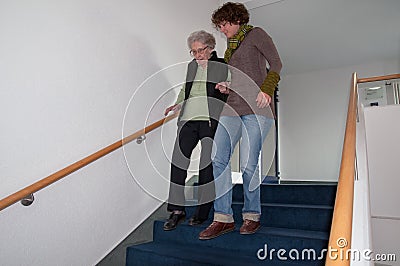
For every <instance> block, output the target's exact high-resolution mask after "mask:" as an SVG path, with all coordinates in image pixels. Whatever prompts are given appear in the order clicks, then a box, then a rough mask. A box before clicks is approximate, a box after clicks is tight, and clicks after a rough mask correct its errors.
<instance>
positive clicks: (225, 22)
mask: <svg viewBox="0 0 400 266" xmlns="http://www.w3.org/2000/svg"><path fill="white" fill-rule="evenodd" d="M227 23H228V21H224V22H222V23H221V24H219V25H218V26H217V28H218V30H221V29H222V28H223V27H225V25H226V24H227Z"/></svg>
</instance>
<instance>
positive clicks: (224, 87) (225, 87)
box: [215, 81, 230, 94]
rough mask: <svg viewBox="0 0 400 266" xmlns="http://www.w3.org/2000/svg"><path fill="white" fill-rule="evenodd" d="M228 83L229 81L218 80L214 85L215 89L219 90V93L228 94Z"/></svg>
mask: <svg viewBox="0 0 400 266" xmlns="http://www.w3.org/2000/svg"><path fill="white" fill-rule="evenodd" d="M229 85H230V82H226V81H224V82H219V83H218V84H217V85H215V89H217V90H219V91H220V92H221V93H224V94H229Z"/></svg>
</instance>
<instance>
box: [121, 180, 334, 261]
mask: <svg viewBox="0 0 400 266" xmlns="http://www.w3.org/2000/svg"><path fill="white" fill-rule="evenodd" d="M242 192H243V187H242V186H241V185H236V186H235V187H234V190H233V206H232V207H233V211H234V219H235V225H236V228H235V231H233V232H230V233H227V234H224V235H222V236H220V237H217V238H215V239H211V240H199V239H198V235H199V233H200V232H201V231H202V230H204V229H205V228H206V227H207V226H208V225H209V224H210V223H211V222H212V217H213V214H212V213H211V214H210V218H209V220H208V221H206V222H205V223H204V224H203V225H200V226H189V225H188V224H187V222H184V223H182V224H180V225H179V226H178V227H177V229H175V230H173V231H168V232H166V231H164V230H163V224H164V222H165V221H156V222H155V223H154V229H153V231H154V235H153V237H154V240H153V242H149V243H145V244H139V245H134V246H130V247H128V248H127V252H126V265H127V266H133V265H163V266H164V265H185V266H190V265H276V266H280V265H282V266H284V265H293V266H294V265H303V266H304V265H307V266H314V265H324V262H325V260H324V256H323V255H322V256H321V253H322V254H324V253H323V252H322V250H323V249H325V248H327V245H328V239H329V231H330V224H331V219H332V213H333V204H334V199H335V194H336V185H331V184H329V185H324V184H318V185H316V184H290V185H289V184H288V185H282V184H262V185H261V202H262V216H261V225H262V227H261V229H260V230H259V231H257V232H256V233H255V234H252V235H240V234H239V228H240V226H241V224H242V217H241V209H242V207H243V193H242ZM193 212H194V207H189V208H187V219H188V218H189V217H190V216H191V214H192V213H193ZM278 251H279V252H280V253H279V252H278ZM278 253H279V254H278ZM321 257H322V258H321Z"/></svg>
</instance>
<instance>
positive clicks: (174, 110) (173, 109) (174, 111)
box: [164, 104, 182, 116]
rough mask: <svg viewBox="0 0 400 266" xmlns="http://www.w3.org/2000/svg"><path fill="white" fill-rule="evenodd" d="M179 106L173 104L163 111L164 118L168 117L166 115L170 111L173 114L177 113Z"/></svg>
mask: <svg viewBox="0 0 400 266" xmlns="http://www.w3.org/2000/svg"><path fill="white" fill-rule="evenodd" d="M181 106H182V105H181V104H174V105H172V106H170V107H168V108H167V109H165V112H164V115H165V116H166V115H168V113H169V112H171V111H172V112H173V113H177V112H178V111H180V110H181Z"/></svg>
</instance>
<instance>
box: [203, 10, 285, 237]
mask: <svg viewBox="0 0 400 266" xmlns="http://www.w3.org/2000/svg"><path fill="white" fill-rule="evenodd" d="M211 20H212V23H213V24H214V25H215V27H216V28H218V30H219V31H220V32H222V33H223V34H225V36H226V37H227V39H228V47H227V49H226V51H225V56H224V57H225V61H226V62H227V63H228V65H229V67H230V68H231V71H232V81H231V84H230V86H229V89H227V88H226V87H223V86H217V88H218V89H219V90H220V91H221V92H223V93H229V97H228V99H227V102H226V105H225V106H224V109H223V111H222V113H221V117H220V120H219V126H218V129H217V132H216V133H215V146H214V147H215V153H216V154H215V157H214V158H213V169H214V177H215V189H216V200H215V201H214V211H215V212H214V221H213V223H212V224H211V225H210V226H209V227H208V228H207V229H205V230H204V231H202V232H201V233H200V235H199V239H203V240H206V239H211V238H215V237H217V236H219V235H221V234H224V233H227V232H230V231H233V230H234V228H235V224H234V219H233V211H232V206H231V205H232V177H231V167H230V159H231V157H232V152H233V150H234V147H235V146H236V144H237V142H238V141H239V139H240V138H242V142H241V146H240V147H241V149H240V162H241V163H240V165H241V172H242V178H243V193H244V206H243V209H242V217H243V224H242V226H241V228H240V234H252V233H255V232H256V231H257V230H258V229H259V228H260V216H261V203H260V187H259V184H260V180H259V172H258V171H259V165H258V159H259V155H260V151H261V148H262V143H263V141H264V139H265V137H266V136H267V134H268V131H269V129H270V128H271V125H272V123H273V121H274V120H273V115H272V113H271V111H270V109H269V104H270V103H271V97H272V96H273V93H274V90H275V87H276V85H277V83H278V81H279V79H280V76H279V73H280V70H281V67H282V63H281V60H280V58H279V55H278V52H277V50H276V48H275V45H274V43H273V41H272V39H271V37H270V36H269V35H268V34H267V33H266V32H265V31H264V30H262V29H261V28H258V27H253V26H251V25H248V24H247V23H248V22H249V13H248V11H247V9H246V8H245V6H244V5H243V4H241V3H232V2H228V3H225V4H224V5H223V6H222V7H220V8H219V9H217V10H216V11H215V12H214V13H213V15H212V19H211ZM266 62H268V65H269V70H268V73H267V68H266V66H267V64H266ZM254 180H257V182H254ZM254 184H256V185H254Z"/></svg>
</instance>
